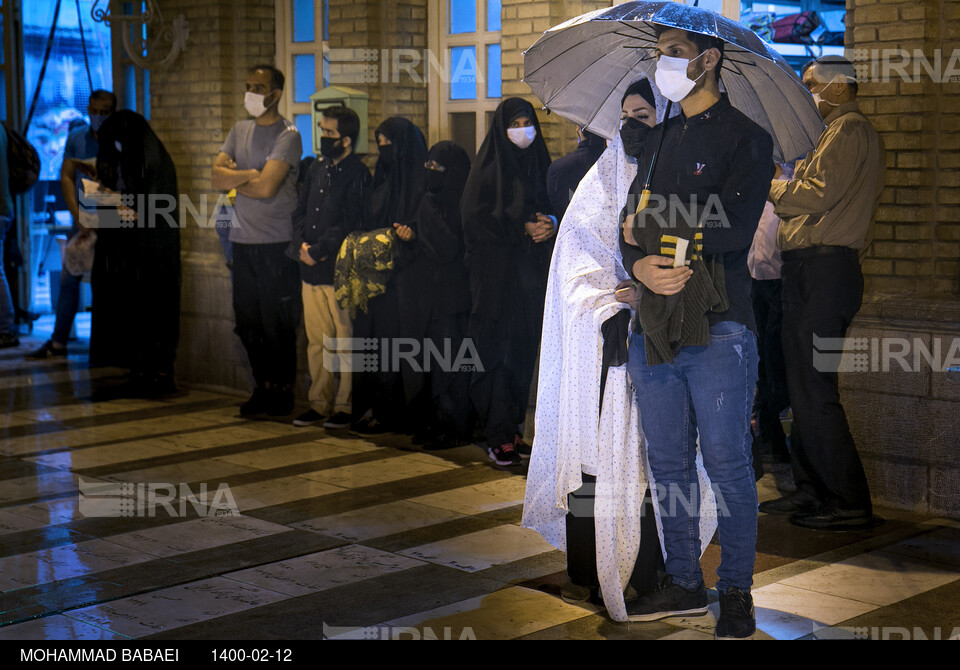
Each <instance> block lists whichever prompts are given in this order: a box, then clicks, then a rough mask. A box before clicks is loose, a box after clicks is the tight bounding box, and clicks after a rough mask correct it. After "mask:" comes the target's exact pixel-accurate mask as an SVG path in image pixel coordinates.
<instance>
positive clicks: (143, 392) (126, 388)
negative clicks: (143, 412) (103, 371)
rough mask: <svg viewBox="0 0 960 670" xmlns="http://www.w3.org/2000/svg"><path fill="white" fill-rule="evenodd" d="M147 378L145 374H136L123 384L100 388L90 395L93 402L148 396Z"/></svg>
mask: <svg viewBox="0 0 960 670" xmlns="http://www.w3.org/2000/svg"><path fill="white" fill-rule="evenodd" d="M146 397H149V396H148V395H147V380H146V379H144V377H143V375H138V374H134V375H132V376H131V377H130V378H129V379H128V380H127V381H125V382H123V383H122V384H114V385H113V386H107V387H106V388H99V389H97V390H96V391H94V392H93V394H92V395H91V396H90V400H91V401H92V402H109V401H110V400H120V399H126V398H146Z"/></svg>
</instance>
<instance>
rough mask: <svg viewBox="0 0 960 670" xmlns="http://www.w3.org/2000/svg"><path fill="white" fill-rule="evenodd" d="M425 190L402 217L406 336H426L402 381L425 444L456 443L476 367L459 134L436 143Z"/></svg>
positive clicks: (465, 166) (465, 165) (463, 434)
mask: <svg viewBox="0 0 960 670" xmlns="http://www.w3.org/2000/svg"><path fill="white" fill-rule="evenodd" d="M423 169H424V173H425V175H426V184H427V192H426V195H425V196H424V197H423V200H422V201H421V203H420V207H419V209H418V210H417V218H416V222H415V223H414V224H413V225H409V226H408V225H402V224H398V225H397V236H398V237H399V238H400V240H401V242H400V245H399V249H398V251H399V253H398V254H397V266H398V272H397V276H396V284H397V295H398V297H399V305H400V313H401V329H402V333H403V336H404V337H405V338H411V339H412V340H415V341H417V342H419V343H420V346H421V353H420V355H419V356H418V357H417V362H418V367H419V369H416V368H415V367H414V366H411V365H404V367H403V368H402V373H403V385H404V392H405V395H406V401H407V404H408V408H409V410H410V416H411V417H412V420H413V422H414V425H415V427H416V429H417V433H416V436H417V437H419V438H420V440H421V441H422V442H423V443H424V446H425V448H427V449H442V448H446V447H454V446H457V444H459V443H460V442H461V441H464V442H465V441H467V440H468V438H469V437H470V435H468V431H469V422H470V397H469V385H470V373H469V372H468V371H466V370H463V371H461V370H460V366H461V365H463V366H469V365H471V364H472V363H473V361H472V358H471V352H470V350H469V349H466V350H465V349H464V337H465V335H466V331H467V319H468V318H469V316H470V285H469V283H468V278H467V269H466V266H465V265H464V262H463V252H464V247H463V227H462V225H461V223H460V198H461V196H462V195H463V187H464V186H465V185H466V182H467V176H468V175H469V173H470V158H469V157H468V156H467V152H466V151H464V150H463V148H462V147H461V146H460V145H458V144H454V143H453V142H449V141H443V142H438V143H437V144H435V145H434V146H433V147H432V148H431V149H430V153H429V154H428V156H427V162H426V165H425V166H424V168H423Z"/></svg>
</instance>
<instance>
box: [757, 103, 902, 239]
mask: <svg viewBox="0 0 960 670" xmlns="http://www.w3.org/2000/svg"><path fill="white" fill-rule="evenodd" d="M824 121H825V122H826V124H827V127H826V128H825V129H824V131H823V133H821V135H820V139H819V141H818V142H817V146H816V147H815V148H814V150H813V151H811V152H810V153H809V154H807V156H806V158H804V159H803V160H802V161H800V162H798V163H797V168H796V172H795V174H794V178H793V180H792V181H774V182H773V183H772V184H771V185H770V196H769V200H770V202H772V203H773V204H774V211H775V212H776V215H777V216H779V217H780V219H781V221H780V226H779V227H778V229H777V246H779V247H780V250H781V251H792V250H794V249H805V248H807V247H814V246H840V247H850V248H852V249H858V250H861V251H862V250H865V249H866V248H867V246H868V245H869V244H870V241H871V240H872V239H873V221H874V216H875V215H876V213H877V207H878V205H879V203H880V192H881V191H882V190H883V184H884V169H885V166H886V163H885V160H886V159H885V157H884V148H883V141H882V140H881V139H880V136H879V135H878V134H877V131H876V130H875V129H874V127H873V125H872V124H871V123H870V121H868V120H867V118H866V117H865V116H863V114H861V113H860V108H859V107H858V106H857V103H856V102H848V103H845V104H843V105H840V106H839V107H837V108H836V109H834V110H833V111H832V112H831V113H830V114H829V115H827V118H826V119H824Z"/></svg>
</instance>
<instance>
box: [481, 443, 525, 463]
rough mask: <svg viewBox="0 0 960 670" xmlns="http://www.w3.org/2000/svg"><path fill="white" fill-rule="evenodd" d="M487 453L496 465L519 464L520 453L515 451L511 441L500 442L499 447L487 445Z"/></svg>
mask: <svg viewBox="0 0 960 670" xmlns="http://www.w3.org/2000/svg"><path fill="white" fill-rule="evenodd" d="M487 453H488V454H489V455H490V460H491V461H493V462H494V463H496V464H497V465H520V454H518V453H517V449H516V447H514V446H513V442H507V443H506V444H501V445H500V446H499V447H489V448H488V449H487Z"/></svg>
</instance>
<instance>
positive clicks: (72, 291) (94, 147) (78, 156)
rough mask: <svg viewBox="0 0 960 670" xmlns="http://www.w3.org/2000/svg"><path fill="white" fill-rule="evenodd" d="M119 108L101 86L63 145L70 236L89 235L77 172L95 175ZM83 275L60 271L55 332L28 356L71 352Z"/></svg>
mask: <svg viewBox="0 0 960 670" xmlns="http://www.w3.org/2000/svg"><path fill="white" fill-rule="evenodd" d="M116 111H117V96H116V95H114V94H113V93H111V92H110V91H104V90H102V89H98V90H96V91H94V92H93V93H91V94H90V100H89V101H88V103H87V115H88V116H89V117H90V125H89V126H88V125H86V124H84V125H81V126H80V127H78V128H77V129H76V130H74V131H72V132H71V133H70V135H69V136H68V137H67V143H66V145H65V146H64V148H63V166H62V167H61V168H60V188H61V190H62V192H63V200H64V202H66V204H67V210H69V212H70V216H71V217H72V218H73V230H71V231H70V237H71V238H73V237H74V236H77V235H79V236H81V237H83V236H86V235H88V234H89V232H88V231H87V229H86V228H84V227H83V226H82V225H80V221H79V219H80V206H79V193H80V180H79V179H78V177H77V173H78V172H80V173H81V174H88V175H92V174H94V173H95V172H96V170H95V169H94V168H93V165H94V163H95V162H96V158H97V151H98V149H99V144H98V140H97V132H98V131H99V130H100V126H102V125H103V122H104V121H106V120H107V118H108V117H109V116H110V115H111V114H113V113H114V112H116ZM81 279H82V276H74V275H72V274H70V273H69V272H68V271H67V269H66V268H63V269H62V270H61V272H60V295H59V296H58V297H57V317H56V322H55V324H54V327H53V335H51V336H50V339H49V340H47V341H46V342H45V343H44V344H43V346H42V347H40V348H39V349H37V350H36V351H33V352H31V353H30V354H28V356H27V358H32V359H43V358H49V357H61V356H66V355H67V340H68V339H69V337H70V330H71V329H72V328H73V320H74V318H76V315H77V309H78V308H79V305H80V281H81Z"/></svg>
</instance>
